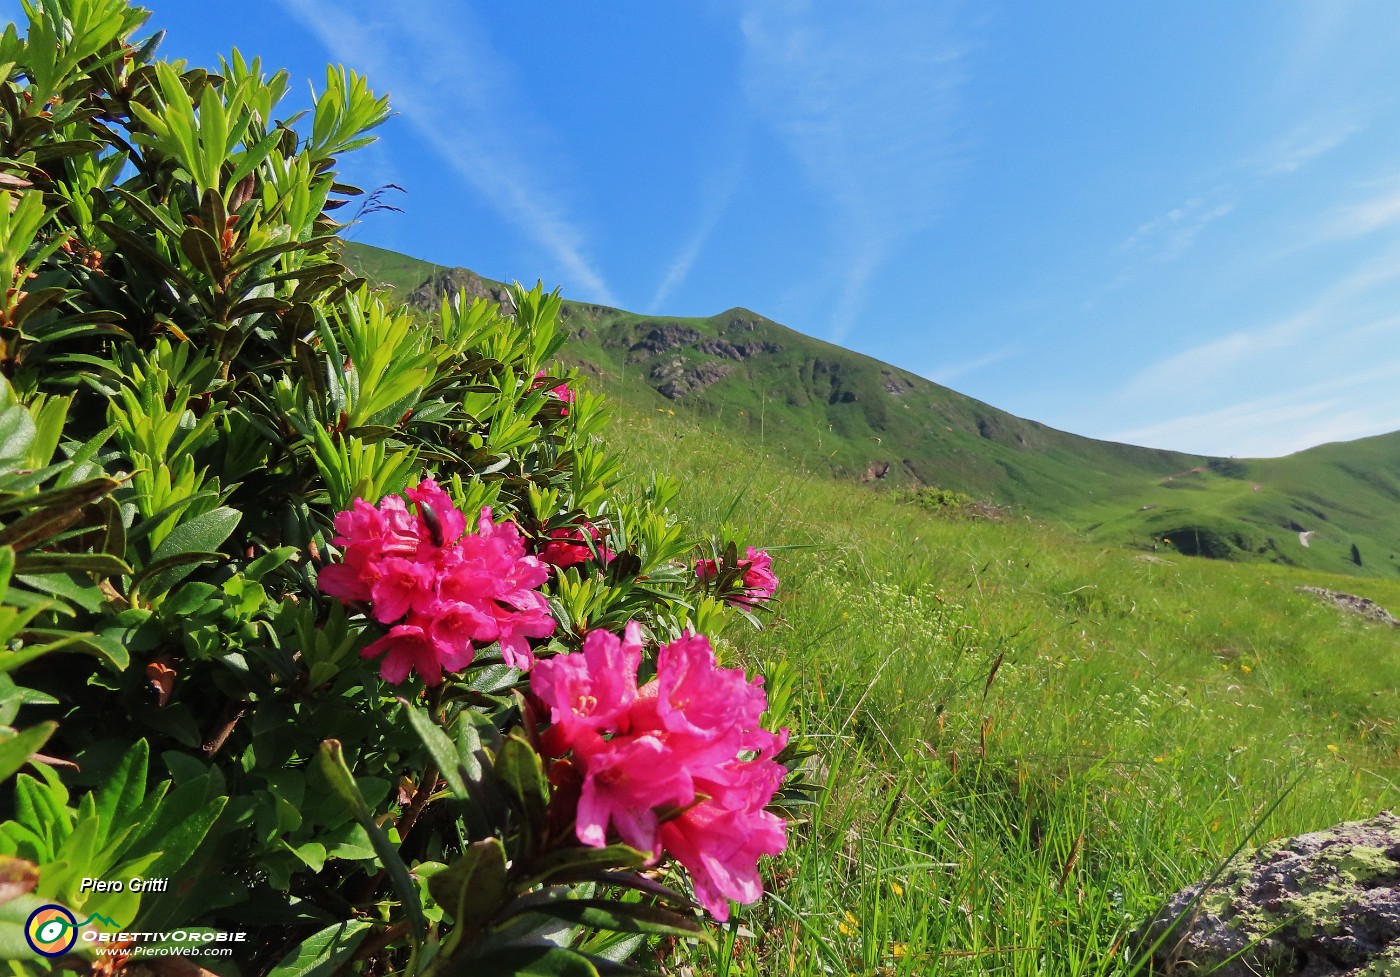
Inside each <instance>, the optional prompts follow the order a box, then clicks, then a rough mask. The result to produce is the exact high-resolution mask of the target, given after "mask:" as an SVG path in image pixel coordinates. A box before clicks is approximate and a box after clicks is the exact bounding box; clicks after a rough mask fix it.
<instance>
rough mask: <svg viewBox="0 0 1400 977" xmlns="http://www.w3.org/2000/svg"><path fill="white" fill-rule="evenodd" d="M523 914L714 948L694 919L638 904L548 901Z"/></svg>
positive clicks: (710, 938)
mask: <svg viewBox="0 0 1400 977" xmlns="http://www.w3.org/2000/svg"><path fill="white" fill-rule="evenodd" d="M523 911H524V912H529V913H537V914H539V915H542V916H549V917H551V918H553V919H562V920H563V921H564V922H566V923H571V924H573V925H575V926H586V927H589V928H592V929H605V930H613V931H614V932H619V933H646V934H648V935H651V936H679V937H685V938H688V939H699V940H703V941H705V942H706V943H708V944H710V945H711V946H713V945H714V937H712V936H711V935H710V933H709V930H708V929H706V928H705V926H704V925H703V924H702V923H701V922H700V921H699V920H698V919H695V918H694V917H690V916H682V915H680V914H679V913H674V912H671V911H670V910H669V909H662V908H660V907H659V906H651V905H647V904H646V903H641V902H618V901H617V900H615V899H552V900H550V901H548V902H532V903H530V904H528V905H526V906H524V907H523Z"/></svg>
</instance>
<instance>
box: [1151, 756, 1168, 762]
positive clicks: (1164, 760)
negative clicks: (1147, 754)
mask: <svg viewBox="0 0 1400 977" xmlns="http://www.w3.org/2000/svg"><path fill="white" fill-rule="evenodd" d="M1152 762H1153V763H1166V762H1167V758H1166V757H1164V756H1155V757H1153V758H1152Z"/></svg>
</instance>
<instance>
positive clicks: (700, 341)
mask: <svg viewBox="0 0 1400 977" xmlns="http://www.w3.org/2000/svg"><path fill="white" fill-rule="evenodd" d="M684 348H689V349H697V350H699V351H700V352H702V353H704V354H705V355H707V356H718V357H722V358H723V359H727V360H735V361H736V362H743V361H744V360H747V359H749V358H750V357H753V356H757V355H758V354H760V353H776V352H778V351H779V350H780V349H782V347H781V346H779V345H778V344H777V343H766V342H761V341H759V340H756V339H754V340H745V341H741V342H737V343H736V342H730V341H729V340H726V339H711V338H710V337H708V336H705V335H702V334H701V333H700V332H698V331H697V330H695V329H691V328H690V327H689V326H683V325H681V324H680V323H679V322H661V323H655V324H653V325H652V326H651V328H650V329H648V330H647V331H646V333H644V334H643V335H642V337H641V338H640V339H638V340H637V341H636V342H634V343H633V344H632V345H631V346H629V347H627V351H628V352H629V353H630V354H631V356H629V357H628V359H629V361H630V362H633V363H636V362H638V361H640V360H643V359H645V358H646V357H647V356H648V355H651V356H656V355H659V354H661V353H669V352H671V351H673V350H677V349H684Z"/></svg>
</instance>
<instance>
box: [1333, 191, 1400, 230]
mask: <svg viewBox="0 0 1400 977" xmlns="http://www.w3.org/2000/svg"><path fill="white" fill-rule="evenodd" d="M1398 223H1400V181H1394V180H1391V181H1386V183H1385V184H1384V185H1382V186H1381V187H1380V188H1379V189H1375V190H1373V192H1372V193H1371V194H1370V196H1368V197H1367V199H1365V200H1361V201H1358V202H1355V203H1350V204H1345V205H1343V206H1341V207H1338V208H1336V209H1335V210H1333V211H1332V212H1331V213H1330V214H1329V215H1328V216H1327V217H1326V218H1325V219H1324V221H1323V233H1322V235H1321V236H1322V237H1323V238H1324V239H1329V240H1338V239H1344V238H1353V237H1361V236H1363V235H1366V234H1370V233H1372V232H1373V231H1378V230H1381V229H1382V228H1385V227H1390V226H1393V225H1395V224H1398Z"/></svg>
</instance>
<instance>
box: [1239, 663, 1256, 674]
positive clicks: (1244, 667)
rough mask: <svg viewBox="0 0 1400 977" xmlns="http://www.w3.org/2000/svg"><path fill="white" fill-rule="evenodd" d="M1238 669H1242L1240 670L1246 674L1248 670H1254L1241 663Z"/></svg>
mask: <svg viewBox="0 0 1400 977" xmlns="http://www.w3.org/2000/svg"><path fill="white" fill-rule="evenodd" d="M1240 671H1242V672H1244V673H1245V674H1246V675H1248V674H1249V673H1250V672H1252V671H1254V669H1252V668H1250V667H1249V666H1248V665H1241V666H1240Z"/></svg>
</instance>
